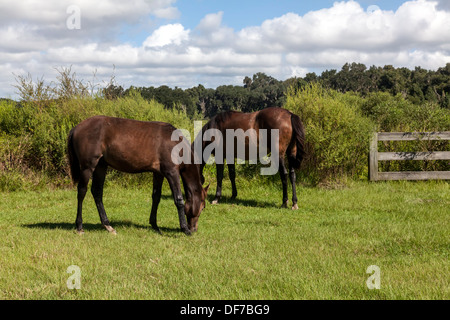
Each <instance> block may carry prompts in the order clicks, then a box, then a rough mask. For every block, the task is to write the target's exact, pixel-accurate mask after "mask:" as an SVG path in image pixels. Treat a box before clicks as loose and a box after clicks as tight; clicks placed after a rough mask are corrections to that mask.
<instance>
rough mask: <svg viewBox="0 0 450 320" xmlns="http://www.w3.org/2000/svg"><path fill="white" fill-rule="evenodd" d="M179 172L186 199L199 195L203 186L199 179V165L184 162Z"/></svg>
mask: <svg viewBox="0 0 450 320" xmlns="http://www.w3.org/2000/svg"><path fill="white" fill-rule="evenodd" d="M180 173H181V179H182V180H183V186H184V191H185V194H186V197H187V198H188V199H191V198H193V197H201V192H202V189H203V187H202V183H201V179H200V165H198V164H185V165H184V167H183V170H181V172H180Z"/></svg>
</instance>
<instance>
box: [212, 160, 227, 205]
mask: <svg viewBox="0 0 450 320" xmlns="http://www.w3.org/2000/svg"><path fill="white" fill-rule="evenodd" d="M223 169H224V165H223V164H216V171H217V189H216V197H215V198H214V200H213V201H212V202H211V204H217V203H219V200H220V198H221V197H222V181H223Z"/></svg>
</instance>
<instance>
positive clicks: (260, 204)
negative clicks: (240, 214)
mask: <svg viewBox="0 0 450 320" xmlns="http://www.w3.org/2000/svg"><path fill="white" fill-rule="evenodd" d="M214 198H215V196H214V195H209V196H208V201H209V205H212V204H211V201H213V200H214ZM220 204H235V205H239V206H244V207H255V208H279V207H280V206H277V204H276V203H274V202H273V201H264V200H253V199H240V198H239V196H238V197H237V198H234V199H232V198H231V197H229V196H222V197H221V198H220V200H219V203H218V204H217V205H220ZM280 205H281V199H280Z"/></svg>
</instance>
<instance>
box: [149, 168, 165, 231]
mask: <svg viewBox="0 0 450 320" xmlns="http://www.w3.org/2000/svg"><path fill="white" fill-rule="evenodd" d="M163 182H164V176H163V175H162V174H160V173H157V172H155V173H153V192H152V212H151V214H150V225H151V226H152V228H153V230H155V231H156V232H158V233H159V234H161V230H159V228H158V224H157V222H156V213H157V211H158V205H159V202H160V201H161V189H162V184H163Z"/></svg>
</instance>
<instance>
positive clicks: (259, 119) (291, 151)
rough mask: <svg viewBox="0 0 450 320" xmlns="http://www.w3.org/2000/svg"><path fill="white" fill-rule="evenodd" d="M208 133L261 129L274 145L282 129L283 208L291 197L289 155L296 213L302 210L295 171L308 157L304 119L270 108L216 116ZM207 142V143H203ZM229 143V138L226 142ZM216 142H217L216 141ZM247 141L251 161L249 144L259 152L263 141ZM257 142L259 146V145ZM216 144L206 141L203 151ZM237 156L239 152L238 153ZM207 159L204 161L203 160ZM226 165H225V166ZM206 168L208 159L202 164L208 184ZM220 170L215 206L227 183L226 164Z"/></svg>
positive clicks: (232, 174) (231, 170)
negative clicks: (275, 132)
mask: <svg viewBox="0 0 450 320" xmlns="http://www.w3.org/2000/svg"><path fill="white" fill-rule="evenodd" d="M208 129H218V130H219V131H220V132H221V133H222V136H223V137H226V130H227V129H233V130H237V129H242V130H243V131H247V130H248V129H254V130H255V132H256V133H258V132H259V130H260V129H267V132H268V136H269V137H268V139H267V140H268V141H269V142H270V141H271V139H270V132H271V131H270V130H271V129H278V130H279V131H278V132H279V141H278V155H279V167H278V172H279V173H280V177H281V182H282V185H283V204H282V206H284V207H287V205H288V193H287V173H288V172H287V170H286V165H285V163H284V156H285V155H287V159H288V165H289V178H290V181H291V184H292V209H298V205H297V193H296V188H295V181H296V175H295V170H296V169H299V168H300V164H301V161H302V159H303V156H304V154H305V152H304V141H305V132H304V128H303V124H302V122H301V120H300V118H299V117H298V116H297V115H295V114H293V113H292V112H290V111H288V110H286V109H282V108H277V107H273V108H266V109H263V110H261V111H257V112H252V113H242V112H237V111H228V112H223V113H220V114H218V115H216V116H214V117H213V118H212V119H211V120H210V121H209V122H208V123H207V124H206V125H204V126H203V128H202V132H201V133H202V136H203V134H204V133H205V132H206V130H208ZM203 140H204V139H203ZM225 140H226V138H225ZM213 141H214V140H213ZM252 141H253V142H250V139H248V138H246V140H245V147H246V152H245V155H246V159H242V160H249V159H248V155H249V152H248V150H249V143H256V144H258V146H257V148H258V149H259V148H260V144H261V143H260V142H259V139H257V140H252ZM255 141H256V142H255ZM210 143H212V142H210V141H202V150H205V148H206V147H207V146H208V145H209V144H210ZM226 146H227V143H226V141H224V143H223V147H224V150H223V155H224V157H225V154H226V152H227V151H226V150H225V148H226ZM267 147H268V150H270V144H269V145H268V146H267ZM212 154H215V152H212ZM234 154H235V155H236V152H235V153H234ZM202 159H203V157H202ZM222 163H223V162H222ZM227 165H228V174H229V177H230V180H231V185H232V199H233V198H235V197H236V196H237V190H236V181H235V179H236V171H235V164H234V161H233V163H227ZM204 166H205V163H204V159H203V163H202V164H201V169H200V171H201V173H202V181H204V177H203V168H204ZM216 170H217V190H216V196H215V199H214V200H213V201H212V203H213V204H215V203H218V201H219V200H220V198H221V195H222V180H223V170H224V165H223V164H216Z"/></svg>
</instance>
